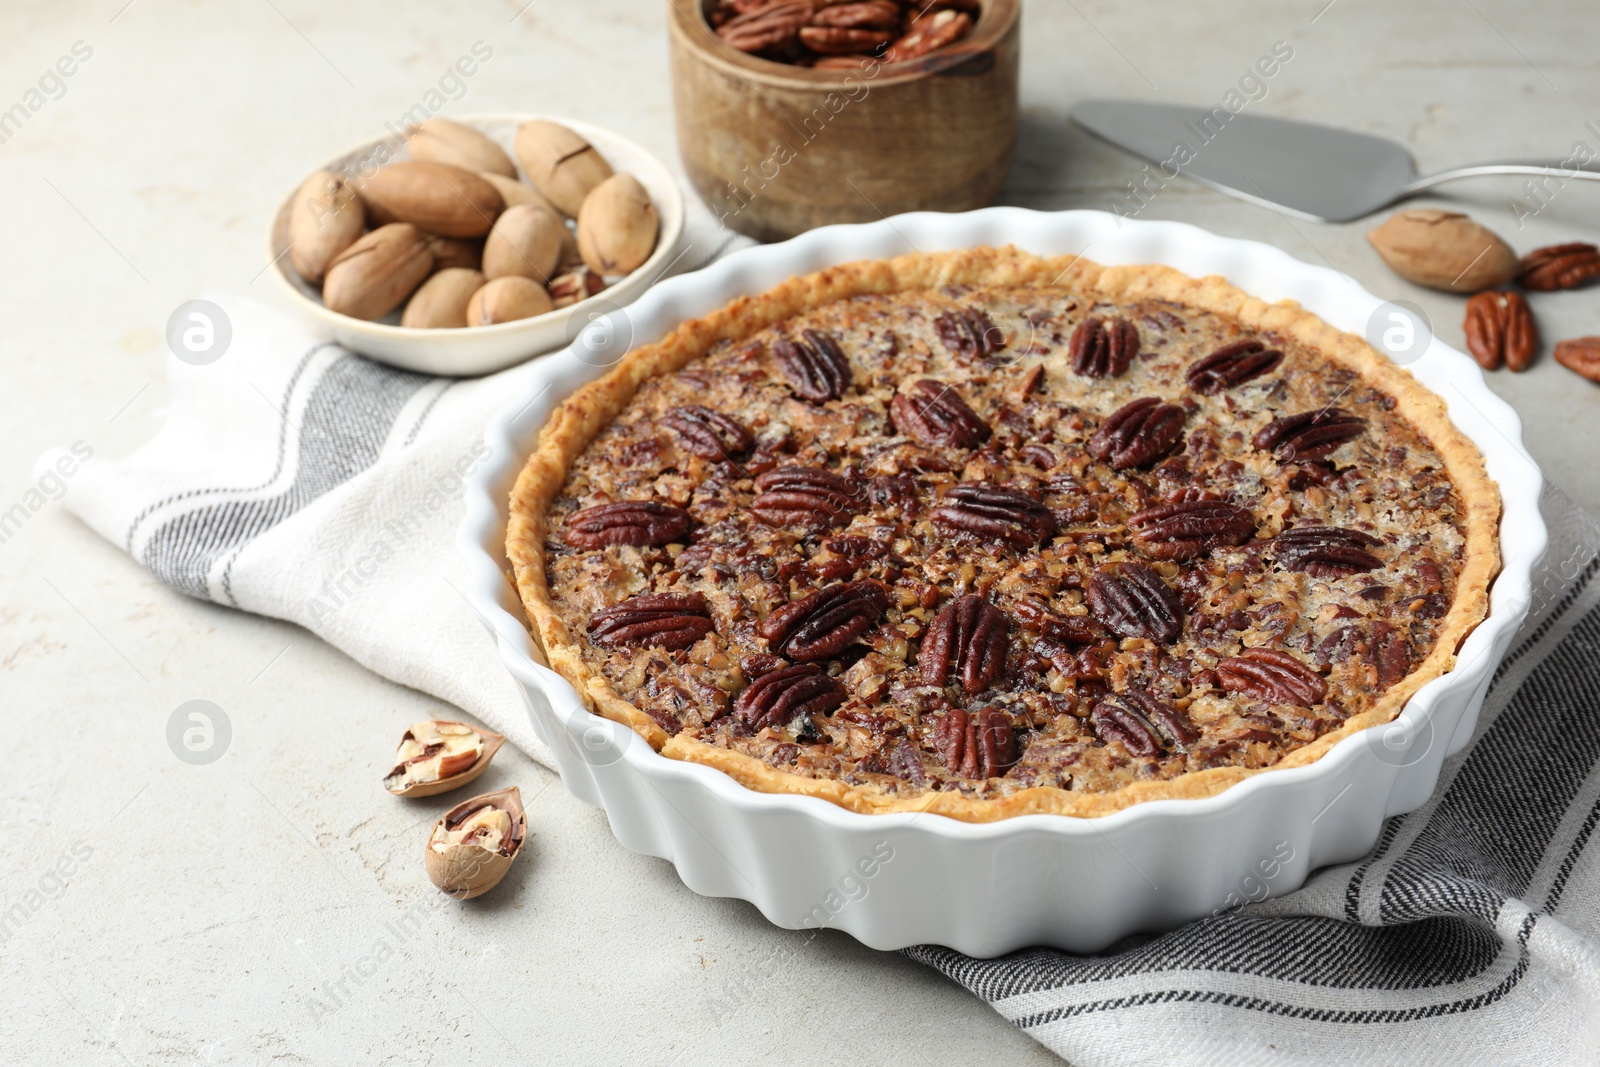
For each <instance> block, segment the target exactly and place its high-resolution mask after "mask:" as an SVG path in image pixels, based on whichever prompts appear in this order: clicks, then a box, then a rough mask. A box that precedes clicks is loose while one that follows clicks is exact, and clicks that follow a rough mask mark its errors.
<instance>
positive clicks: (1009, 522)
mask: <svg viewBox="0 0 1600 1067" xmlns="http://www.w3.org/2000/svg"><path fill="white" fill-rule="evenodd" d="M944 499H945V501H946V503H945V504H944V505H942V506H941V507H937V508H934V509H933V516H932V517H933V522H934V525H936V526H939V527H942V528H944V529H946V530H950V531H959V532H963V533H969V534H973V535H974V536H977V537H980V538H983V539H984V540H990V541H1003V542H1005V543H1006V544H1008V545H1011V546H1013V547H1015V548H1032V547H1034V546H1036V545H1039V544H1041V543H1043V542H1045V541H1047V540H1049V539H1050V538H1052V537H1054V536H1055V533H1056V519H1055V516H1054V515H1052V514H1051V513H1050V509H1049V508H1047V507H1045V506H1044V505H1043V504H1041V503H1039V502H1038V501H1037V500H1035V499H1034V498H1033V497H1031V496H1029V495H1028V494H1027V493H1025V492H1023V491H1021V490H1020V489H1007V488H1005V487H1003V486H993V485H982V484H979V483H975V482H966V483H963V484H961V485H954V486H951V487H950V488H949V489H948V490H946V492H945V494H944Z"/></svg>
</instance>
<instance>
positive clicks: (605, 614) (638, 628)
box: [589, 593, 712, 649]
mask: <svg viewBox="0 0 1600 1067" xmlns="http://www.w3.org/2000/svg"><path fill="white" fill-rule="evenodd" d="M711 629H712V627H711V607H710V605H708V604H707V603H706V598H705V597H703V596H701V595H700V594H699V593H689V594H687V595H684V594H679V593H649V594H646V595H645V596H636V597H634V598H633V599H631V600H624V601H622V602H621V603H620V604H613V605H611V607H609V608H602V609H601V610H599V611H597V612H595V613H594V615H593V616H592V617H591V618H590V619H589V636H590V638H592V639H593V640H594V642H595V644H597V645H606V646H608V647H611V648H616V647H619V646H623V645H636V646H651V647H656V648H669V649H671V648H688V647H689V646H690V645H692V644H694V643H695V642H696V641H698V640H700V639H701V638H702V637H704V636H705V635H706V634H708V633H710V632H711Z"/></svg>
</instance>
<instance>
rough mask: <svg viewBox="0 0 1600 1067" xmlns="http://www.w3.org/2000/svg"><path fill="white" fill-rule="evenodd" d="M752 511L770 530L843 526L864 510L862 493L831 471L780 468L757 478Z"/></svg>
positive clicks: (815, 468) (811, 468)
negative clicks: (783, 527) (775, 528)
mask: <svg viewBox="0 0 1600 1067" xmlns="http://www.w3.org/2000/svg"><path fill="white" fill-rule="evenodd" d="M755 487H756V494H757V495H756V498H755V499H754V500H752V501H751V502H750V510H751V511H752V512H754V513H755V515H756V517H757V518H759V519H760V520H761V521H762V522H764V523H767V524H768V525H769V526H805V527H813V528H819V527H824V526H840V525H843V524H844V523H846V522H849V521H850V516H851V515H853V514H855V513H856V512H857V511H859V510H860V509H861V503H862V501H861V493H860V492H859V491H858V490H856V489H855V488H854V487H852V486H851V484H850V483H849V482H847V481H845V479H844V478H842V477H840V476H839V475H838V474H835V473H834V472H833V471H830V470H823V469H822V468H820V467H778V468H776V469H774V470H770V471H766V472H765V473H762V474H759V475H757V476H756V480H755Z"/></svg>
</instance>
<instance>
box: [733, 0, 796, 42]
mask: <svg viewBox="0 0 1600 1067" xmlns="http://www.w3.org/2000/svg"><path fill="white" fill-rule="evenodd" d="M810 18H811V2H810V0H773V2H771V3H765V4H761V5H759V6H754V7H751V8H749V9H748V10H746V11H745V12H743V13H741V14H739V15H736V16H735V17H734V18H732V19H730V20H728V21H727V22H725V23H723V24H722V25H721V26H719V27H717V36H718V37H721V38H722V39H723V40H724V41H725V42H727V43H728V44H729V45H731V46H732V47H734V48H737V49H739V51H741V52H765V51H767V50H768V49H773V48H780V47H782V46H784V45H789V44H793V43H794V41H795V35H796V34H798V33H799V32H800V27H802V26H804V25H805V24H806V22H807V21H808V20H809V19H810Z"/></svg>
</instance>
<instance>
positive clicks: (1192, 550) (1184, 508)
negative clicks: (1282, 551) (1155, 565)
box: [1128, 498, 1256, 560]
mask: <svg viewBox="0 0 1600 1067" xmlns="http://www.w3.org/2000/svg"><path fill="white" fill-rule="evenodd" d="M1128 528H1129V529H1130V530H1132V531H1133V543H1134V544H1135V545H1137V546H1138V547H1139V550H1140V551H1141V552H1143V553H1144V554H1145V555H1147V556H1149V557H1151V558H1152V559H1162V560H1190V559H1194V558H1196V557H1197V556H1202V555H1204V554H1205V553H1207V552H1209V551H1211V549H1213V548H1219V547H1221V546H1223V545H1230V546H1231V545H1242V544H1244V543H1245V542H1246V541H1248V540H1250V537H1251V536H1252V535H1253V534H1254V533H1255V532H1256V520H1255V516H1253V515H1251V514H1250V512H1249V510H1248V509H1246V508H1241V507H1239V506H1238V505H1236V504H1229V503H1228V502H1227V501H1224V500H1215V499H1211V500H1207V499H1195V498H1182V499H1178V500H1174V501H1171V502H1169V503H1166V504H1162V505H1160V506H1158V507H1153V508H1146V509H1145V510H1144V511H1141V512H1138V513H1136V514H1134V515H1131V516H1129V518H1128Z"/></svg>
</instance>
